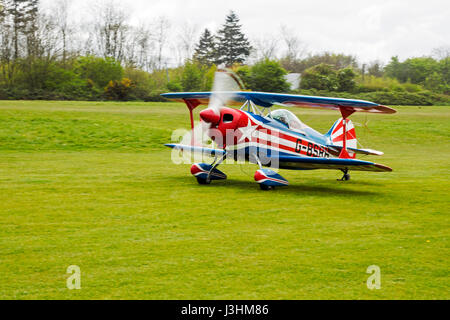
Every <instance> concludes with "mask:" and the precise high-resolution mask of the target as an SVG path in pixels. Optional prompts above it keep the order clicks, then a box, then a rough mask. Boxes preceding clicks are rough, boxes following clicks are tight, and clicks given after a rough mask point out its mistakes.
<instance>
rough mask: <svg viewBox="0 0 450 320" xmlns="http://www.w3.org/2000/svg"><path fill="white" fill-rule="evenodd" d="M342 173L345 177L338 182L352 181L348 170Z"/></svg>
mask: <svg viewBox="0 0 450 320" xmlns="http://www.w3.org/2000/svg"><path fill="white" fill-rule="evenodd" d="M342 172H343V173H344V176H343V177H342V179H340V180H338V181H350V179H351V177H350V173H348V170H342Z"/></svg>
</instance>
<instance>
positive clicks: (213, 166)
mask: <svg viewBox="0 0 450 320" xmlns="http://www.w3.org/2000/svg"><path fill="white" fill-rule="evenodd" d="M226 158H227V154H226V153H225V154H224V155H223V157H222V158H220V160H218V161H217V159H218V158H216V159H215V160H214V162H213V163H212V164H211V166H212V168H211V170H210V171H209V174H208V178H207V179H206V180H209V183H211V173H212V172H213V171H214V170H215V169H216V168H217V167H218V166H220V165H221V164H222V163H223V162H224V161H225V159H226ZM209 183H208V184H209Z"/></svg>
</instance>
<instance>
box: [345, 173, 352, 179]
mask: <svg viewBox="0 0 450 320" xmlns="http://www.w3.org/2000/svg"><path fill="white" fill-rule="evenodd" d="M350 178H351V177H350V174H349V173H346V174H345V175H344V181H350Z"/></svg>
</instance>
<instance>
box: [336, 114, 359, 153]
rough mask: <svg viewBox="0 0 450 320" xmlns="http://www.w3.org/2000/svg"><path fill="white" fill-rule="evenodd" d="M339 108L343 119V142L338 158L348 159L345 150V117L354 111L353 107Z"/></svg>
mask: <svg viewBox="0 0 450 320" xmlns="http://www.w3.org/2000/svg"><path fill="white" fill-rule="evenodd" d="M339 110H340V111H341V114H342V118H343V119H344V121H343V122H342V123H343V130H344V142H343V148H342V151H341V154H340V155H339V158H340V159H350V158H351V157H350V154H349V153H348V151H347V118H348V117H350V116H351V115H352V114H354V113H355V111H356V110H355V109H353V108H348V107H342V106H339Z"/></svg>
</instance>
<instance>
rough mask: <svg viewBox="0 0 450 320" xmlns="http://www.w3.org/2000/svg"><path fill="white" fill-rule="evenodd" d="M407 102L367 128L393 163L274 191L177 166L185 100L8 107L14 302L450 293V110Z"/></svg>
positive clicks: (2, 260) (6, 290) (241, 172)
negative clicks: (372, 271)
mask: <svg viewBox="0 0 450 320" xmlns="http://www.w3.org/2000/svg"><path fill="white" fill-rule="evenodd" d="M397 109H398V110H399V113H398V114H396V115H369V116H367V120H369V121H370V122H369V127H370V132H368V131H367V130H365V129H362V128H361V127H358V128H357V133H358V134H359V138H360V140H361V142H362V144H363V145H364V147H370V148H373V149H377V150H382V151H384V152H385V153H386V155H385V156H384V157H381V158H370V159H374V160H376V161H377V162H379V163H382V164H386V165H388V166H391V167H392V168H394V172H393V173H384V174H383V173H382V174H377V173H357V172H355V173H353V174H352V181H350V182H348V183H341V182H337V181H336V179H337V178H340V176H341V174H340V173H339V172H335V171H315V172H296V171H283V172H282V174H283V176H285V177H286V178H287V179H288V180H289V181H290V182H291V186H290V187H289V188H285V189H277V190H275V191H273V192H261V191H260V190H259V188H258V186H257V185H256V184H255V183H254V181H253V174H254V172H255V170H256V168H255V166H252V165H242V166H241V165H235V166H232V165H224V166H222V167H221V169H222V170H223V171H224V172H226V173H227V174H228V175H229V177H230V179H229V180H228V181H224V182H217V183H214V184H213V185H211V186H199V185H197V183H196V181H195V180H194V179H193V178H192V177H191V176H190V174H189V165H179V166H177V165H174V164H172V163H171V161H170V150H168V149H166V148H164V147H163V144H164V143H167V142H170V137H171V133H172V130H174V129H177V128H183V127H185V128H187V127H188V126H189V123H188V113H187V111H186V109H185V107H184V106H183V105H180V104H162V103H125V104H116V103H88V102H26V101H22V102H8V101H2V102H0V298H1V299H449V298H450V294H449V292H450V290H449V288H450V286H449V284H450V281H449V280H450V278H449V256H450V254H449V253H450V252H449V231H450V228H449V227H450V224H449V222H450V221H449V212H450V205H449V189H450V188H449V187H450V182H449V178H450V177H449V170H450V145H449V132H450V107H422V108H419V107H399V108H397ZM295 112H296V113H297V114H298V115H299V116H300V119H302V120H303V121H304V122H305V123H307V124H309V125H311V126H312V127H314V128H317V129H319V130H320V131H322V132H324V131H327V130H328V129H329V127H331V125H332V123H333V122H334V120H336V119H337V117H338V116H337V114H336V113H333V112H327V111H325V112H323V111H315V110H312V111H310V110H295ZM352 119H353V120H354V122H359V123H364V122H365V121H366V116H365V115H355V116H353V117H352ZM70 265H78V266H80V268H81V286H82V289H81V290H68V289H67V288H66V279H67V277H68V276H69V275H68V274H66V269H67V267H68V266H70ZM370 265H378V266H379V267H380V268H381V289H380V290H368V288H367V286H366V280H367V278H368V277H369V274H366V269H367V267H368V266H370Z"/></svg>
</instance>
